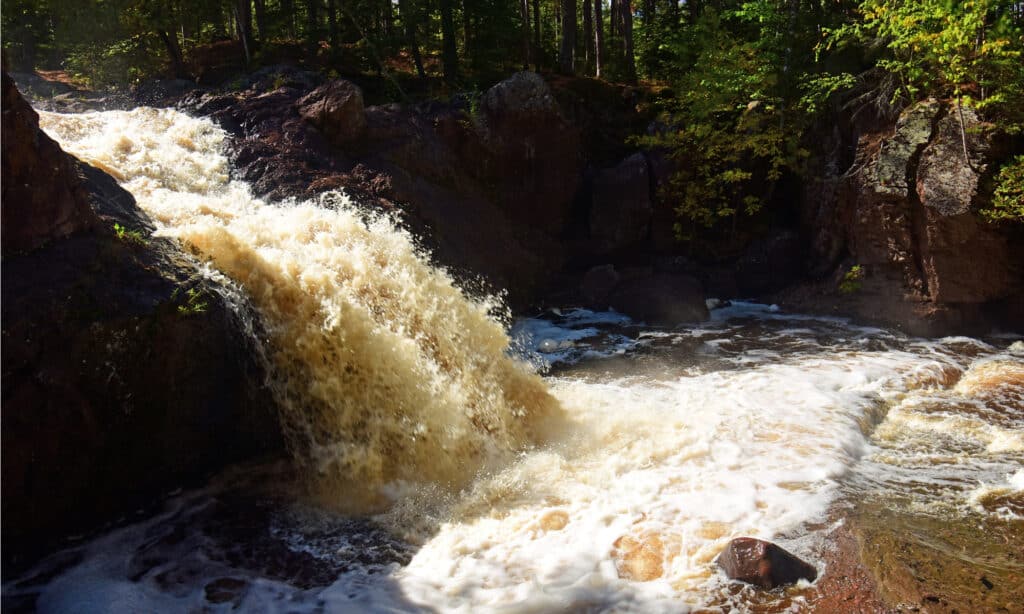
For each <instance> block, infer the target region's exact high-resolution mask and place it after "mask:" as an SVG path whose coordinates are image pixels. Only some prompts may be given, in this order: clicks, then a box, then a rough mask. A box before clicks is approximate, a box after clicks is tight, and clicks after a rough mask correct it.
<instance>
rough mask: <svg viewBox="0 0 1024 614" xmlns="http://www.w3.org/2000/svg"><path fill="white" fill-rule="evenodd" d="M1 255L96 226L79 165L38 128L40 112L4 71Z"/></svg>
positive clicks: (38, 245) (34, 247) (97, 222)
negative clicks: (37, 111) (22, 95)
mask: <svg viewBox="0 0 1024 614" xmlns="http://www.w3.org/2000/svg"><path fill="white" fill-rule="evenodd" d="M0 164H2V167H3V168H2V170H3V196H2V203H3V204H2V207H3V209H2V222H0V229H2V234H3V236H2V240H0V241H2V243H3V255H4V257H7V256H8V255H10V254H14V253H18V252H27V251H31V250H33V249H36V248H38V247H41V246H43V245H46V244H47V243H50V242H52V241H54V240H58V239H62V238H65V237H68V236H71V235H74V234H77V233H83V232H88V231H90V230H92V229H94V228H96V227H97V226H98V225H99V220H98V219H97V217H96V215H95V214H94V213H93V211H92V209H90V208H89V203H88V194H87V193H86V190H85V188H84V180H83V178H82V177H81V176H80V175H79V173H78V167H77V166H76V165H75V162H74V161H73V159H72V158H70V157H69V156H68V155H67V154H65V153H64V152H63V151H62V150H61V148H60V146H59V145H57V143H56V142H54V140H53V139H51V138H50V137H49V136H47V135H46V133H45V132H43V131H42V130H41V129H40V128H39V116H38V115H37V114H36V112H35V111H34V110H33V109H32V107H31V106H29V104H28V103H27V102H25V99H24V98H22V97H21V94H20V93H19V92H18V88H17V87H16V86H15V84H14V81H13V80H12V79H11V77H10V76H8V75H7V73H3V160H2V163H0Z"/></svg>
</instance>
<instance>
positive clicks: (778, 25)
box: [3, 0, 1024, 239]
mask: <svg viewBox="0 0 1024 614" xmlns="http://www.w3.org/2000/svg"><path fill="white" fill-rule="evenodd" d="M3 31H4V53H5V59H6V62H8V63H9V64H10V66H11V67H12V68H13V69H15V70H27V69H31V68H59V69H64V70H66V71H67V72H69V73H70V74H72V75H74V76H75V77H77V78H78V79H80V80H81V81H83V82H84V83H87V84H89V85H91V86H93V87H109V86H116V85H121V86H124V85H130V84H131V83H134V82H139V81H140V80H142V79H145V78H149V77H152V76H155V75H164V76H173V77H178V78H196V76H197V75H196V74H195V73H196V71H197V67H198V66H200V65H201V64H203V63H204V62H206V63H208V62H209V61H210V56H211V54H212V55H214V56H216V54H218V53H222V51H218V49H223V47H218V46H217V44H218V43H221V44H223V43H224V42H225V41H233V42H234V43H235V44H236V46H239V47H241V52H242V54H243V55H244V63H245V65H246V66H247V67H256V66H259V65H260V64H261V63H269V62H273V61H278V60H280V59H281V58H287V59H290V60H295V61H299V62H304V63H306V64H310V65H312V66H315V67H316V68H318V69H320V70H322V71H324V72H325V73H328V74H335V75H337V74H341V75H346V76H347V75H353V74H360V73H371V74H376V75H378V76H383V77H384V78H385V79H386V81H387V82H388V83H390V84H393V89H394V95H395V98H396V99H397V98H402V97H408V96H410V95H412V96H421V97H449V96H452V95H453V94H455V93H458V92H467V93H469V95H470V96H472V94H473V92H479V91H481V90H482V89H485V88H486V87H488V86H490V85H491V84H493V83H494V82H496V81H498V80H500V79H501V78H503V77H504V76H507V75H508V74H510V73H511V72H514V71H516V70H521V69H531V70H536V71H543V72H557V73H562V74H566V75H576V76H589V77H594V78H598V79H603V80H609V81H617V82H624V83H640V84H642V85H643V86H646V87H649V88H653V89H654V90H655V91H657V92H658V95H657V96H656V104H657V105H658V108H659V110H660V111H661V113H662V115H663V122H662V125H665V126H672V127H674V128H675V129H672V130H661V131H658V133H656V134H649V135H647V136H645V137H642V138H640V139H638V141H639V144H643V145H646V146H660V147H667V148H669V150H671V151H675V152H686V154H687V155H688V156H690V159H689V160H688V161H689V162H691V164H687V165H686V166H687V169H686V170H685V172H680V173H678V174H677V177H676V181H675V182H674V185H673V186H672V187H671V191H672V192H673V193H672V197H673V200H674V201H675V202H676V203H677V211H678V213H679V214H680V220H681V224H680V225H679V226H678V227H677V232H678V234H679V235H680V236H681V237H682V238H684V239H685V238H687V237H688V236H693V235H694V233H703V232H706V230H707V229H710V228H713V227H719V228H722V227H724V228H728V227H730V225H731V227H733V228H735V225H736V223H737V220H738V219H740V218H742V217H750V216H755V215H757V213H758V212H759V211H760V210H761V209H762V207H764V206H765V205H766V204H767V203H770V202H771V201H772V197H773V192H774V189H775V186H776V183H777V181H778V180H779V179H780V178H781V177H783V176H784V175H785V174H786V173H788V172H796V171H798V170H799V169H800V168H801V164H802V162H803V160H804V159H805V158H806V156H807V155H808V153H807V150H806V147H805V145H806V143H805V140H806V131H807V129H808V128H809V127H810V126H811V125H812V124H813V123H814V122H815V121H816V119H818V118H820V117H821V114H822V113H828V112H832V113H835V112H837V111H838V110H842V111H846V112H848V113H850V114H853V115H856V114H860V113H863V112H864V111H865V110H867V111H869V112H872V113H875V114H876V115H879V116H881V117H884V118H895V117H896V116H897V115H898V114H899V112H900V111H901V110H902V109H904V108H906V107H907V106H909V105H910V104H912V103H914V102H916V101H918V100H922V99H924V98H928V97H937V98H940V99H955V100H956V101H957V102H960V103H962V104H965V105H969V106H973V107H976V108H977V110H978V111H980V112H981V113H982V114H983V115H984V117H985V118H986V119H987V120H990V121H992V122H995V123H996V124H997V125H999V126H1000V127H1001V128H1003V129H1004V130H1005V131H1006V132H1008V133H1009V134H1017V133H1019V132H1020V129H1021V127H1022V126H1024V61H1022V58H1021V53H1022V50H1024V38H1022V37H1024V34H1022V31H1024V3H1021V2H1013V1H1011V0H969V1H966V2H957V1H953V0H921V1H913V2H910V1H906V0H746V1H739V0H682V1H677V0H669V1H664V0H642V1H638V2H628V1H625V0H610V3H608V4H606V3H605V2H603V1H601V0H522V1H520V2H517V1H515V0H461V2H460V1H456V0H396V1H394V2H393V1H391V0H252V1H250V0H238V1H236V2H229V1H218V2H206V1H196V0H141V1H140V0H45V1H27V0H11V1H8V2H6V3H5V5H4V11H3ZM965 138H966V137H965ZM693 152H700V154H699V155H698V156H696V157H694V155H693ZM694 158H695V159H694ZM1022 176H1024V160H1022V159H1021V158H1020V157H1018V158H1016V159H1014V160H1012V161H1011V162H1010V163H1009V164H1007V165H1006V166H1005V168H1004V169H1003V170H1002V171H1001V173H1000V175H999V177H998V181H999V185H998V187H997V189H996V191H995V195H996V197H995V199H994V201H993V204H992V206H991V207H990V208H989V209H988V210H986V212H985V213H986V215H988V216H989V217H990V218H992V219H994V220H1019V219H1021V218H1022V217H1024V204H1022V202H1024V198H1022V194H1024V187H1022Z"/></svg>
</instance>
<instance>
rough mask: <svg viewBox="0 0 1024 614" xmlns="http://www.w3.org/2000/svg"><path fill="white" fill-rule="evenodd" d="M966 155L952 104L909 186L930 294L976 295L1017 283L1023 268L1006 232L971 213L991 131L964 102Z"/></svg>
mask: <svg viewBox="0 0 1024 614" xmlns="http://www.w3.org/2000/svg"><path fill="white" fill-rule="evenodd" d="M962 113H963V118H964V131H965V133H966V136H967V139H968V143H967V144H968V153H969V155H970V157H971V160H969V161H968V160H965V159H964V154H963V141H962V134H961V131H960V111H959V110H958V109H957V108H955V107H954V108H952V109H950V112H949V113H948V114H947V115H946V116H945V117H943V118H942V119H941V120H940V121H939V123H938V125H937V127H936V130H935V135H934V137H933V138H932V140H931V142H930V143H929V144H928V146H927V148H925V150H924V151H923V152H922V154H921V162H920V164H919V165H918V168H917V192H918V196H919V200H920V207H921V216H920V217H921V218H922V219H921V220H920V226H921V230H920V231H919V236H920V238H919V251H920V260H921V266H922V269H923V274H924V281H925V285H926V287H927V288H928V293H929V296H930V298H931V299H932V300H933V301H936V302H940V303H982V302H986V301H990V300H995V299H999V298H1003V297H1006V296H1010V295H1012V294H1015V293H1017V292H1019V291H1021V290H1022V283H1021V280H1022V279H1024V269H1022V261H1021V258H1020V257H1019V254H1016V253H1014V249H1013V247H1012V245H1011V243H1010V240H1009V237H1008V236H1007V234H1006V233H1004V232H1001V231H1000V229H999V228H997V227H995V226H993V225H992V224H990V223H988V222H986V221H984V220H982V219H981V218H979V216H978V215H977V214H976V205H977V201H978V196H979V194H978V192H979V184H980V183H981V181H982V179H983V178H984V177H985V176H986V170H987V166H986V162H987V161H988V160H989V158H990V152H991V150H992V149H993V148H994V147H995V148H997V149H998V145H999V143H998V140H999V139H998V135H996V134H993V130H992V127H991V126H988V125H985V124H983V123H982V122H980V121H979V119H978V117H977V114H976V113H975V112H974V110H973V109H971V108H965V109H963V111H962Z"/></svg>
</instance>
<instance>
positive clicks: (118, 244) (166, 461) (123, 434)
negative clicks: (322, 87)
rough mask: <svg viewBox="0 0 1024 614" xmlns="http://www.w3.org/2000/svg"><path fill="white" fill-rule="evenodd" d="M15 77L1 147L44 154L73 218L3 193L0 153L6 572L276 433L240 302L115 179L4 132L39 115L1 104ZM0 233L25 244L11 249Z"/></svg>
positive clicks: (249, 319) (250, 323) (32, 125)
mask: <svg viewBox="0 0 1024 614" xmlns="http://www.w3.org/2000/svg"><path fill="white" fill-rule="evenodd" d="M8 88H10V89H8ZM13 89H14V88H13V87H11V86H10V84H9V81H8V80H7V79H6V77H5V78H4V105H5V106H4V122H5V125H4V140H3V155H4V159H5V160H7V159H8V157H9V156H11V157H13V155H15V154H17V155H19V156H29V157H30V158H31V156H38V157H42V159H46V160H48V161H49V162H50V163H51V166H47V167H45V168H44V169H43V170H44V172H43V173H41V177H42V179H41V180H34V179H33V180H32V181H33V182H32V183H31V185H32V186H34V188H33V189H37V190H40V191H43V192H45V190H46V189H47V188H48V187H52V186H61V189H62V190H64V191H63V192H61V194H63V196H62V197H63V198H66V199H67V200H65V201H62V206H64V207H66V210H67V211H70V212H74V216H72V217H70V218H67V217H54V218H52V219H50V220H49V222H50V223H51V224H55V225H57V228H59V231H56V232H55V231H54V228H53V226H51V227H47V226H46V221H47V220H46V217H45V216H44V215H43V214H42V213H40V212H39V211H35V210H32V209H31V208H26V207H25V206H24V202H22V201H19V200H18V197H16V196H13V195H9V193H8V189H13V188H20V185H19V183H18V182H17V181H16V180H15V179H14V178H13V177H12V176H11V175H9V173H11V172H12V168H11V167H9V166H8V165H7V164H6V163H5V165H4V168H3V173H4V174H3V178H2V179H3V185H4V190H5V191H4V198H3V225H4V247H5V253H4V260H3V267H2V277H3V280H2V283H3V296H4V300H3V307H2V309H3V314H2V321H3V331H2V335H3V355H2V377H3V380H2V390H3V405H2V407H3V418H2V450H3V462H2V472H3V476H2V481H3V488H4V496H3V513H2V517H3V532H4V553H3V554H4V562H5V571H4V573H5V575H6V574H7V573H9V570H13V569H15V568H17V567H18V565H19V564H20V563H21V562H23V561H24V560H26V557H31V555H32V554H33V553H34V552H37V551H42V550H44V549H46V548H47V547H49V546H52V545H54V544H55V543H56V542H58V541H59V540H60V539H61V538H62V537H63V536H65V535H67V534H69V533H70V532H81V531H88V530H89V529H91V528H93V527H95V526H97V524H99V523H102V522H109V521H110V520H112V519H114V518H117V517H118V515H119V514H122V513H125V512H129V511H132V510H134V509H137V508H138V507H139V506H144V505H146V504H148V503H151V502H152V501H153V500H154V497H156V496H157V495H159V494H160V493H161V492H164V491H166V490H168V489H171V488H174V487H175V486H178V485H181V484H182V483H185V482H189V481H194V480H197V479H200V478H202V477H204V476H205V475H207V474H208V473H209V472H212V471H215V470H217V469H219V468H220V467H222V466H224V464H225V463H228V462H231V461H236V460H240V459H243V458H246V457H249V456H251V455H253V454H258V453H264V452H268V451H272V450H278V449H281V447H282V445H283V444H282V440H281V436H280V433H279V427H278V424H277V418H276V413H275V411H274V408H273V406H272V403H271V402H270V400H269V395H268V394H267V392H266V391H265V390H263V388H262V386H263V382H264V380H265V377H266V374H265V371H264V367H263V365H262V363H261V362H260V361H259V360H258V356H259V352H258V351H257V348H255V347H253V344H252V341H251V339H252V338H253V333H252V332H251V329H252V328H253V327H256V328H258V326H259V324H258V321H256V320H255V318H254V317H253V316H252V314H251V313H249V314H246V309H245V301H244V300H242V299H241V298H240V297H238V296H237V295H235V294H234V293H232V292H231V291H230V290H229V289H228V288H226V287H224V286H222V285H220V284H218V283H216V282H213V281H211V280H209V279H206V278H204V277H203V276H202V275H200V274H199V272H198V270H197V268H196V266H195V263H194V261H193V260H192V259H191V258H189V257H188V256H186V255H185V254H183V253H182V252H181V251H180V250H179V248H178V246H177V244H176V243H174V242H172V241H170V240H167V239H161V238H155V237H152V236H150V233H151V231H152V225H151V223H150V222H149V220H148V218H147V217H146V216H145V214H144V213H143V212H141V211H140V210H139V209H138V208H137V207H136V205H135V202H134V199H133V198H132V197H131V195H130V194H128V193H127V192H125V191H124V190H123V189H121V188H120V187H119V186H118V185H117V183H116V182H115V181H114V180H113V178H111V177H110V176H108V175H106V174H104V173H103V172H101V171H99V170H97V169H95V168H92V167H89V166H87V165H85V164H82V163H80V162H78V161H76V160H74V159H73V158H70V157H69V156H67V155H66V154H63V153H62V152H61V151H60V150H59V148H57V146H56V145H55V144H54V143H53V142H52V141H50V140H49V139H45V138H44V137H37V138H35V139H34V140H27V141H23V140H21V139H14V138H11V137H10V135H11V134H19V135H25V134H34V133H35V132H37V131H38V124H37V123H36V117H35V115H34V114H29V113H21V114H18V115H15V114H14V113H8V106H7V104H8V102H10V103H11V105H12V106H11V107H10V108H11V109H12V110H16V109H18V108H20V107H19V106H17V105H18V104H19V103H20V104H23V103H22V102H20V99H19V98H18V94H17V92H16V91H13ZM9 119H10V120H11V121H12V122H16V124H15V125H12V126H11V127H10V128H9V127H8V125H7V122H8V120H9ZM8 130H11V131H10V132H9V131H8ZM47 156H48V157H47ZM21 159H24V158H21ZM22 172H24V171H22ZM39 181H47V182H49V183H48V184H46V185H41V184H40V183H39ZM65 219H72V220H86V222H84V223H79V224H78V225H77V226H71V227H70V228H69V227H68V226H67V225H64V224H63V222H62V220H65ZM115 224H117V225H118V226H119V228H121V229H122V230H121V231H120V232H116V231H115V230H114V225H115ZM29 230H31V232H29ZM8 236H11V237H31V238H32V241H30V242H24V241H23V242H22V243H20V244H18V245H19V247H23V248H25V249H23V250H17V253H15V250H11V251H10V252H8V251H7V249H8V248H9V247H11V246H12V245H14V243H13V241H12V243H8ZM40 237H45V242H44V241H41V240H39V238H40ZM33 247H34V248H35V249H30V248H33ZM232 303H236V305H235V306H232ZM7 564H9V565H7Z"/></svg>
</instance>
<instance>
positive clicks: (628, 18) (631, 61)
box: [619, 0, 636, 83]
mask: <svg viewBox="0 0 1024 614" xmlns="http://www.w3.org/2000/svg"><path fill="white" fill-rule="evenodd" d="M619 7H620V10H621V12H622V58H623V59H624V60H625V62H626V81H627V82H628V83H636V58H634V57H633V7H632V5H631V4H630V0H619Z"/></svg>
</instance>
